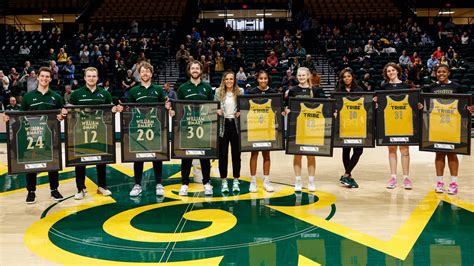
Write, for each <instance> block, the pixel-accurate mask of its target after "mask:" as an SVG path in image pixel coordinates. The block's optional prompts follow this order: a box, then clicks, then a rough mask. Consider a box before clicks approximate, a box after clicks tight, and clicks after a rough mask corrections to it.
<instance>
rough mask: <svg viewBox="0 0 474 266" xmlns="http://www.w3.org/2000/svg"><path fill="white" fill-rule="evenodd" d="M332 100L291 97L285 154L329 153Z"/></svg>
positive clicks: (319, 154)
mask: <svg viewBox="0 0 474 266" xmlns="http://www.w3.org/2000/svg"><path fill="white" fill-rule="evenodd" d="M334 103H335V100H333V99H310V98H290V100H289V103H288V108H289V109H290V110H291V111H290V113H289V115H288V137H287V144H286V153H287V154H298V155H317V156H332V150H333V139H334V138H333V136H334V135H333V132H334Z"/></svg>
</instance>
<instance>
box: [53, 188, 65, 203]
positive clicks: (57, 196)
mask: <svg viewBox="0 0 474 266" xmlns="http://www.w3.org/2000/svg"><path fill="white" fill-rule="evenodd" d="M51 198H52V199H53V200H55V201H60V200H62V199H64V198H63V195H61V193H59V191H58V190H57V189H55V190H51Z"/></svg>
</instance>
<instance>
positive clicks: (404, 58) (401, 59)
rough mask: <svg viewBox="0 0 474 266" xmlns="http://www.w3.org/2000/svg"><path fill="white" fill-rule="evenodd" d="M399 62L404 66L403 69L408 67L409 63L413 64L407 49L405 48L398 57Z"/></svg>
mask: <svg viewBox="0 0 474 266" xmlns="http://www.w3.org/2000/svg"><path fill="white" fill-rule="evenodd" d="M398 63H399V64H400V66H401V67H402V69H406V68H408V66H409V65H411V64H412V62H411V59H410V57H409V56H408V53H407V51H406V50H403V52H402V55H401V56H400V57H399V58H398Z"/></svg>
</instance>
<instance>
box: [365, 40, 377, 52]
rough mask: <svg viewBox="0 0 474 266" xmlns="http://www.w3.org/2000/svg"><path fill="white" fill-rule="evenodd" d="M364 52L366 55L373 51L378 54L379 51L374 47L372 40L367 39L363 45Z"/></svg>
mask: <svg viewBox="0 0 474 266" xmlns="http://www.w3.org/2000/svg"><path fill="white" fill-rule="evenodd" d="M364 53H366V54H367V55H371V54H374V53H377V54H380V53H379V51H377V49H376V48H375V46H374V41H373V40H369V41H368V42H367V44H366V45H365V47H364Z"/></svg>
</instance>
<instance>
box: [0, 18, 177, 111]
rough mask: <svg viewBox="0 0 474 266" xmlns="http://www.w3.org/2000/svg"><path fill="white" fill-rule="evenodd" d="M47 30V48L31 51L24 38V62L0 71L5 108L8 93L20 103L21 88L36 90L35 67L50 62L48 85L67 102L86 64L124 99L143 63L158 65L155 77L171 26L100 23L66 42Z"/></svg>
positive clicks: (102, 83)
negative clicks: (131, 26) (123, 26)
mask: <svg viewBox="0 0 474 266" xmlns="http://www.w3.org/2000/svg"><path fill="white" fill-rule="evenodd" d="M47 34H49V36H50V38H49V40H48V45H49V47H50V48H49V49H47V50H46V53H41V51H33V49H34V48H33V47H32V45H30V44H29V41H31V40H25V42H24V43H23V44H22V45H21V46H20V48H19V50H18V51H17V53H18V55H19V56H20V57H18V58H19V59H22V60H25V61H23V62H24V65H17V66H14V67H11V68H10V69H9V70H8V69H2V71H0V79H1V80H2V83H3V86H2V91H1V94H0V98H1V100H2V104H3V106H2V107H3V108H5V107H6V106H7V105H9V103H10V102H11V100H10V98H11V97H15V98H16V100H17V101H18V102H21V98H22V95H23V94H24V93H26V92H28V91H31V90H34V89H36V87H37V84H38V81H37V79H36V74H35V71H37V70H38V69H39V68H40V67H42V66H49V67H50V69H51V70H52V72H53V81H52V82H51V85H50V86H51V88H52V89H53V90H55V91H56V92H59V93H60V95H64V98H65V100H66V102H67V99H68V97H69V95H70V92H71V91H72V90H74V89H77V88H79V87H80V86H83V85H84V80H83V70H84V69H85V68H87V67H90V66H92V67H96V68H97V69H98V71H99V77H100V80H99V85H100V86H102V87H104V88H106V89H107V90H110V92H111V94H112V95H113V96H114V100H115V101H117V102H118V101H121V100H125V99H126V98H127V91H128V90H129V89H130V88H131V87H133V86H134V85H136V84H137V83H138V82H139V74H138V66H139V64H140V63H141V62H143V61H147V62H151V63H152V64H154V65H155V66H156V69H158V71H157V72H158V73H157V74H156V76H155V77H154V78H155V79H157V78H158V74H159V71H160V70H161V69H163V65H164V62H165V61H166V54H167V53H168V52H169V51H168V49H169V47H170V42H171V41H172V39H173V38H174V34H175V30H174V29H173V28H172V27H171V28H169V27H165V26H163V28H162V29H161V30H157V29H156V28H153V29H144V30H142V31H141V32H140V33H139V34H138V33H135V34H134V33H131V30H123V29H120V28H118V29H109V30H108V31H106V30H105V28H104V27H100V28H98V29H95V28H93V27H90V28H88V29H87V30H84V31H78V32H77V33H76V34H74V35H73V36H69V37H68V38H67V41H66V38H64V39H63V38H61V35H60V34H57V33H56V34H52V33H47ZM13 36H15V37H16V36H17V35H16V34H15V35H13ZM16 38H17V37H16ZM62 40H64V41H62ZM45 42H46V40H45ZM30 46H31V47H32V48H31V52H30V48H29V47H30ZM3 48H4V49H5V47H3ZM0 69H1V68H0Z"/></svg>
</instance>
